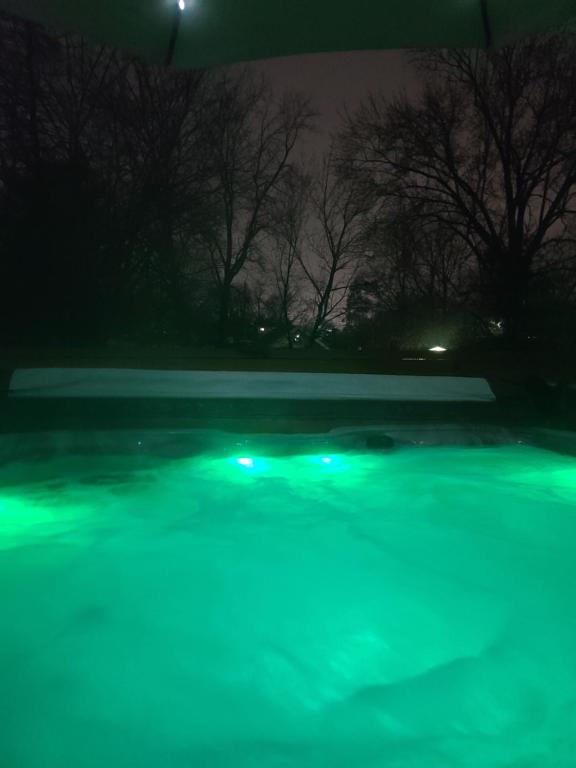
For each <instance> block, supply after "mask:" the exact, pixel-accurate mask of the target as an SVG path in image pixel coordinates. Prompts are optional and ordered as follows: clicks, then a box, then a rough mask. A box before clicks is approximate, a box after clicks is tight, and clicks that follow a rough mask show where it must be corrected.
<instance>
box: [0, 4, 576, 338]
mask: <svg viewBox="0 0 576 768" xmlns="http://www.w3.org/2000/svg"><path fill="white" fill-rule="evenodd" d="M0 35H1V38H2V39H1V41H0V249H1V251H0V291H1V296H0V300H1V303H2V313H1V315H0V318H1V319H0V342H1V343H3V344H39V343H42V344H58V345H61V344H65V345H67V344H70V345H80V344H102V343H106V342H109V341H111V340H121V339H126V340H130V341H134V342H139V343H145V344H157V343H163V342H167V343H171V344H172V343H177V344H182V345H189V346H191V345H207V344H214V343H219V344H222V343H231V342H232V343H234V342H241V341H243V340H247V339H248V340H249V339H255V338H258V334H259V328H264V329H265V330H264V331H263V333H264V335H265V338H266V341H267V342H268V343H272V342H273V341H278V342H282V343H285V344H286V345H288V346H292V345H293V344H294V343H296V341H298V343H302V342H308V343H312V342H313V341H315V340H318V341H320V342H322V339H326V338H327V334H328V333H330V332H331V333H332V334H333V335H332V336H331V339H332V342H331V343H334V339H335V338H336V337H337V338H338V339H339V341H340V343H341V344H346V345H350V346H351V347H354V348H357V347H359V346H360V347H362V348H370V347H373V348H382V347H388V346H389V345H390V344H404V345H408V346H410V345H413V346H418V345H422V344H429V343H438V342H441V343H442V342H447V343H449V344H455V343H463V342H464V341H467V340H472V339H478V338H481V337H496V336H500V337H501V338H502V339H504V340H505V341H506V342H507V343H509V344H515V345H518V344H520V345H521V344H522V343H524V342H525V340H527V339H531V338H539V339H542V340H545V341H546V343H548V344H550V343H551V342H553V343H554V345H556V347H557V348H558V349H560V350H562V351H563V352H564V353H569V351H570V350H571V344H572V338H573V330H574V326H575V318H576V311H575V310H576V300H575V294H574V291H575V288H576V250H575V248H574V246H575V234H576V226H575V221H576V220H575V219H574V213H575V211H574V209H573V207H572V203H573V195H574V191H575V182H576V56H575V55H574V54H575V52H576V50H575V45H574V41H573V40H572V38H570V37H568V36H551V37H546V38H544V39H539V40H530V41H528V42H524V43H522V44H517V45H515V46H512V47H509V48H505V49H501V50H499V51H496V52H492V53H489V54H488V53H484V52H472V53H470V52H464V51H451V52H445V51H437V52H426V53H421V54H416V55H415V56H414V62H413V65H414V66H416V67H418V68H419V70H420V72H421V74H422V83H423V85H422V90H421V93H420V95H419V97H418V99H412V100H409V99H408V98H406V97H403V96H399V97H397V98H396V99H394V100H392V101H391V100H386V99H384V98H383V97H378V96H373V97H372V98H370V99H369V100H367V102H366V103H365V104H364V105H363V106H362V107H361V108H360V109H359V110H358V111H357V112H356V113H355V114H352V115H350V116H349V117H348V119H347V122H346V124H345V125H344V126H343V129H342V131H341V132H340V134H339V135H337V136H335V137H333V141H332V145H331V149H330V151H329V152H328V153H327V155H326V157H325V158H323V159H322V160H321V161H318V162H317V163H313V164H312V165H311V166H310V167H306V168H303V167H302V164H301V162H300V163H299V161H298V157H299V155H298V150H299V148H300V147H301V146H302V138H303V136H305V134H306V132H307V131H309V130H311V129H313V123H314V116H313V112H312V109H311V107H310V105H309V104H308V103H307V101H306V100H305V99H304V98H303V97H301V96H298V95H295V94H276V93H274V92H272V90H271V89H270V87H269V85H268V84H267V83H266V82H264V81H262V80H259V79H256V78H254V77H253V76H251V75H250V73H249V71H247V70H233V72H232V73H231V72H226V71H216V72H175V71H170V70H166V69H162V68H155V67H151V66H149V65H146V64H144V63H142V62H139V61H136V60H132V59H126V58H123V57H121V56H120V55H118V54H117V53H115V52H113V51H110V50H108V49H106V48H98V49H97V48H94V47H90V46H87V45H86V44H85V43H84V42H83V41H82V40H81V39H79V38H77V37H61V38H54V37H51V36H49V35H47V34H46V33H45V32H43V31H42V30H41V29H40V28H38V27H36V26H34V25H31V24H27V23H24V22H19V21H15V20H13V19H9V18H7V17H3V18H0Z"/></svg>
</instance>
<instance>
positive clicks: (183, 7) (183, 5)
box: [178, 0, 186, 11]
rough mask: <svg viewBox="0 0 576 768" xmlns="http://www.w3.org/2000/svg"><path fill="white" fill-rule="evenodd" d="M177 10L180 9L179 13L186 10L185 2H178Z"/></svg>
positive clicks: (184, 0) (183, 0) (182, 0)
mask: <svg viewBox="0 0 576 768" xmlns="http://www.w3.org/2000/svg"><path fill="white" fill-rule="evenodd" d="M178 8H180V10H181V11H185V10H186V0H178Z"/></svg>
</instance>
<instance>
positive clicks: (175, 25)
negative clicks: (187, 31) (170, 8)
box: [164, 2, 182, 67]
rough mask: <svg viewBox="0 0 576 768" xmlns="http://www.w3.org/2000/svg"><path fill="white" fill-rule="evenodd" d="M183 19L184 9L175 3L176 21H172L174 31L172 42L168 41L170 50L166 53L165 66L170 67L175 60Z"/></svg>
mask: <svg viewBox="0 0 576 768" xmlns="http://www.w3.org/2000/svg"><path fill="white" fill-rule="evenodd" d="M181 19H182V9H181V8H180V5H179V3H176V2H175V3H174V19H173V21H172V29H171V31H170V40H169V41H168V50H167V51H166V58H165V59H164V65H165V66H166V67H169V66H170V65H171V64H172V59H173V58H174V49H175V48H176V41H177V40H178V32H179V31H180V20H181Z"/></svg>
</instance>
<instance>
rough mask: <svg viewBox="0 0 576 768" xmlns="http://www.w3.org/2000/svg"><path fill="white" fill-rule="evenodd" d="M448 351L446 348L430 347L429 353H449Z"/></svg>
mask: <svg viewBox="0 0 576 768" xmlns="http://www.w3.org/2000/svg"><path fill="white" fill-rule="evenodd" d="M447 351H448V350H446V349H445V348H444V347H430V349H429V350H428V352H447Z"/></svg>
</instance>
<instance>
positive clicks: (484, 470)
mask: <svg viewBox="0 0 576 768" xmlns="http://www.w3.org/2000/svg"><path fill="white" fill-rule="evenodd" d="M309 383H310V382H308V384H309ZM340 383H341V384H343V382H340ZM393 383H394V385H395V386H397V385H402V386H401V387H400V390H399V391H402V392H403V397H404V398H406V397H408V395H407V390H408V389H409V387H408V382H399V381H395V382H393ZM381 384H382V386H383V387H384V389H386V387H385V386H384V382H381ZM388 384H390V382H388ZM453 384H454V382H452V383H451V384H450V386H452V385H453ZM466 386H471V385H469V384H468V385H466V384H465V385H464V389H466ZM440 389H441V387H440ZM228 394H229V393H228ZM307 394H308V396H309V395H310V389H308V390H307ZM436 394H438V392H436ZM476 394H478V393H476ZM28 395H30V393H28ZM60 395H61V396H62V393H60ZM388 395H389V392H388ZM14 396H15V397H16V395H14ZM100 396H101V395H100ZM115 396H120V397H127V395H126V394H124V395H118V393H116V395H115ZM20 397H21V398H22V400H24V399H25V398H24V395H21V396H20ZM66 397H67V398H68V397H80V395H78V394H76V395H72V394H70V392H68V393H67V394H66ZM234 397H236V395H234ZM42 399H43V402H44V405H46V402H47V400H48V398H46V397H44V398H42ZM368 399H369V400H370V398H368ZM492 399H493V398H492ZM343 400H345V398H343V397H342V393H341V392H340V395H339V398H337V399H336V401H337V402H340V403H341V402H342V401H343ZM306 401H307V402H309V399H307V400H306ZM336 401H335V402H336ZM79 402H80V401H79ZM82 402H84V400H82ZM127 402H128V401H127ZM310 402H311V401H310ZM319 402H322V403H325V401H324V400H322V401H319ZM370 402H371V403H372V404H373V406H374V408H375V409H376V410H378V409H377V408H376V405H377V403H379V407H380V408H381V409H384V405H385V403H386V402H388V403H390V402H392V400H386V398H383V397H380V399H378V398H372V399H371V400H370ZM402 402H405V400H404V401H402ZM417 402H420V403H422V402H424V401H422V400H419V401H417ZM432 402H439V401H438V400H436V401H431V403H432ZM440 402H443V403H446V402H450V403H452V404H453V403H454V402H457V403H459V404H460V405H463V404H464V403H465V402H468V401H465V400H459V401H444V400H440ZM474 402H475V403H476V402H477V401H474ZM490 402H491V401H489V400H486V402H485V406H486V407H489V403H490ZM197 405H198V404H196V408H197ZM37 407H38V408H39V406H38V405H37ZM115 407H116V406H115ZM214 407H215V406H214ZM230 407H231V406H230ZM323 407H325V405H324V406H323ZM430 408H432V404H431V405H430ZM49 410H50V409H48V411H49ZM56 410H57V409H56ZM192 410H193V411H194V409H192ZM51 412H52V414H53V413H54V408H53V409H52V411H51ZM65 412H68V414H69V413H70V412H69V411H66V408H64V409H63V410H62V411H61V413H62V414H63V413H65ZM113 412H114V413H116V411H115V410H114V409H113ZM146 412H147V413H148V411H146ZM382 412H383V411H382ZM37 413H40V411H39V410H38V411H37ZM74 413H75V417H78V413H79V412H78V411H74ZM104 413H105V412H104V411H102V413H101V416H102V417H103V415H104ZM107 413H108V416H109V417H110V418H112V417H111V414H110V412H107ZM396 413H397V411H396ZM197 416H198V412H197V410H196V411H194V418H197ZM240 416H242V414H238V418H240ZM46 418H48V416H46ZM170 418H172V416H171V417H170ZM259 418H260V417H259ZM154 419H155V420H157V419H158V414H157V413H156V414H155V415H154ZM377 421H378V420H376V422H377ZM487 421H488V420H487ZM376 422H375V423H372V424H368V423H363V424H361V425H360V426H358V425H353V426H350V425H344V426H342V425H341V424H335V425H332V426H331V428H330V429H328V430H325V431H323V432H314V431H309V432H308V433H307V434H302V433H297V432H295V433H293V434H284V433H276V434H272V433H260V434H258V433H255V432H254V433H246V432H241V431H239V430H235V431H221V430H220V431H218V430H214V429H210V428H206V426H205V425H203V426H201V427H197V428H185V429H175V428H172V427H171V428H166V427H158V428H156V429H154V430H153V429H150V428H147V429H125V428H117V429H114V430H112V429H109V426H110V425H109V424H108V423H107V424H106V425H103V426H106V428H102V429H90V430H87V429H85V428H82V429H79V428H76V429H74V428H72V427H70V428H66V429H55V428H54V426H55V425H54V424H53V423H51V424H50V429H47V428H46V429H42V430H41V431H34V430H33V429H31V428H30V426H31V425H30V423H29V422H26V424H27V426H26V429H25V430H23V431H22V432H18V431H17V430H15V429H13V427H11V428H10V429H7V430H5V433H4V435H3V436H2V437H0V457H1V459H2V464H1V466H0V485H1V492H0V494H1V495H0V607H1V616H2V621H1V623H0V680H1V681H2V685H1V688H0V701H1V715H2V717H1V728H0V765H2V766H6V767H7V768H8V767H9V766H10V767H11V766H25V767H26V768H61V766H74V768H101V766H104V765H107V766H110V768H148V767H149V768H152V767H154V768H158V766H163V768H180V767H182V768H184V767H185V766H202V767H203V768H212V767H214V768H232V767H233V768H280V767H282V768H328V767H330V768H340V766H341V767H342V768H349V767H350V766H356V767H358V768H372V767H376V766H378V767H380V766H387V767H388V766H393V767H394V768H396V767H398V768H408V766H410V768H414V767H418V768H439V766H466V768H476V766H478V768H480V766H487V765H494V766H539V767H540V766H544V767H546V766H550V767H552V766H554V767H555V768H559V767H562V768H563V767H564V766H566V768H568V766H572V765H573V759H574V754H576V743H575V742H576V739H575V737H574V735H573V734H574V727H573V726H574V716H575V712H576V709H575V708H576V688H575V686H574V679H576V612H575V610H574V604H575V600H574V596H575V587H576V562H575V559H574V546H575V544H576V515H575V509H576V459H575V458H574V457H573V456H572V455H571V454H570V452H568V451H566V450H563V451H559V450H552V449H551V446H552V445H553V444H554V440H556V442H557V441H558V436H557V435H556V436H555V435H554V433H546V432H543V431H542V430H540V431H539V430H530V429H518V428H517V427H512V426H510V425H503V424H498V423H493V424H492V425H489V424H488V423H484V424H483V425H482V426H480V425H476V427H474V428H472V426H471V425H470V424H469V425H465V426H463V425H462V424H461V423H458V424H456V423H454V422H452V423H449V422H444V423H441V422H440V421H439V420H436V423H433V424H432V423H427V424H423V425H417V424H416V423H414V422H413V423H406V421H405V420H402V419H399V418H398V419H396V420H394V419H391V420H390V421H389V422H388V423H386V424H384V423H376ZM44 426H45V425H44ZM565 443H566V444H568V443H569V438H566V439H565Z"/></svg>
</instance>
